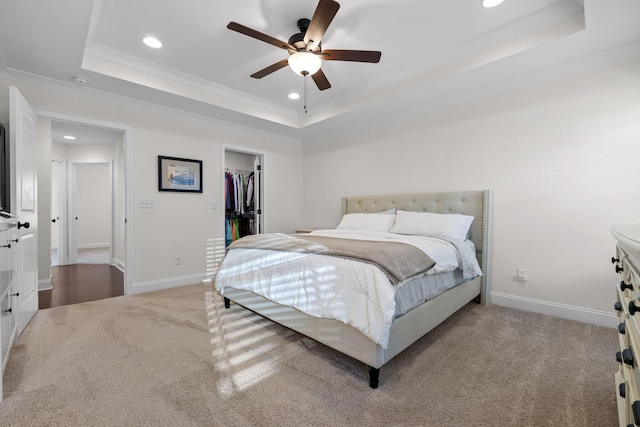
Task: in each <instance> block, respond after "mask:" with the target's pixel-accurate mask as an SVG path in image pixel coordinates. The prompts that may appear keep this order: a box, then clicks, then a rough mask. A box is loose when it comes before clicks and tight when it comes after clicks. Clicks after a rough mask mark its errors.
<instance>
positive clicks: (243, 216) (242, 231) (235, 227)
mask: <svg viewBox="0 0 640 427" xmlns="http://www.w3.org/2000/svg"><path fill="white" fill-rule="evenodd" d="M224 180H225V181H224V182H225V185H224V189H225V216H226V218H225V245H226V246H229V245H230V244H231V243H232V242H234V241H236V240H237V239H239V238H241V237H243V236H247V235H249V234H255V231H256V230H255V222H254V219H253V214H254V212H253V207H254V201H253V199H254V195H255V189H254V175H253V172H251V173H249V175H248V176H247V177H246V178H245V177H244V176H243V175H242V174H241V173H235V172H229V171H228V172H225V175H224Z"/></svg>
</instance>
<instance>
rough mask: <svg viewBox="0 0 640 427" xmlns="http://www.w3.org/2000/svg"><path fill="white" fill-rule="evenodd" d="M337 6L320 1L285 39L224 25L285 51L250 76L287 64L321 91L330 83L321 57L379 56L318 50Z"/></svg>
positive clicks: (328, 0)
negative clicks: (284, 54)
mask: <svg viewBox="0 0 640 427" xmlns="http://www.w3.org/2000/svg"><path fill="white" fill-rule="evenodd" d="M339 8H340V4H339V3H338V2H336V1H333V0H320V1H319V3H318V6H317V7H316V10H315V12H314V13H313V17H312V18H311V20H309V19H306V18H302V19H299V20H298V28H299V30H300V32H299V33H296V34H294V35H292V36H291V37H290V38H289V41H288V42H283V41H281V40H278V39H276V38H274V37H271V36H268V35H266V34H264V33H261V32H259V31H256V30H254V29H252V28H249V27H245V26H244V25H242V24H238V23H237V22H230V23H229V24H228V25H227V28H229V29H230V30H233V31H237V32H239V33H241V34H244V35H247V36H249V37H253V38H255V39H258V40H262V41H263V42H266V43H269V44H272V45H274V46H276V47H278V48H280V49H284V50H286V51H288V52H289V57H288V58H285V59H283V60H281V61H278V62H276V63H275V64H272V65H269V66H268V67H266V68H264V69H262V70H260V71H258V72H256V73H254V74H252V75H251V77H253V78H255V79H261V78H263V77H265V76H268V75H269V74H271V73H273V72H274V71H278V70H279V69H281V68H284V67H286V66H287V65H289V67H291V69H292V70H293V71H294V72H296V73H297V74H300V75H302V76H307V75H310V76H311V78H312V79H313V81H314V82H315V84H316V86H318V89H320V90H325V89H329V88H330V87H331V84H330V83H329V80H327V77H326V76H325V74H324V73H323V72H322V69H321V68H320V67H321V66H322V60H325V61H351V62H371V63H377V62H379V61H380V56H381V55H382V53H381V52H378V51H372V50H336V49H326V50H322V46H321V41H322V37H323V36H324V33H325V32H326V31H327V28H328V27H329V24H330V23H331V21H332V20H333V18H334V17H335V16H336V13H337V12H338V9H339Z"/></svg>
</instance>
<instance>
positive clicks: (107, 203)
mask: <svg viewBox="0 0 640 427" xmlns="http://www.w3.org/2000/svg"><path fill="white" fill-rule="evenodd" d="M74 167H75V174H76V196H77V197H76V204H77V205H76V206H77V207H76V209H77V210H76V213H77V218H78V219H77V221H76V227H77V236H76V242H77V244H78V249H91V248H104V247H106V248H109V247H111V217H112V203H111V199H112V195H111V193H112V191H111V187H112V185H111V163H76V164H74Z"/></svg>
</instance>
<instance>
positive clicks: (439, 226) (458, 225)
mask: <svg viewBox="0 0 640 427" xmlns="http://www.w3.org/2000/svg"><path fill="white" fill-rule="evenodd" d="M471 222H473V217H472V216H469V215H461V214H438V213H432V212H409V211H398V212H396V222H395V224H394V225H393V227H392V228H391V230H390V231H391V232H392V233H398V234H416V235H418V236H429V237H441V238H445V239H455V240H465V239H466V238H467V234H468V233H469V227H471Z"/></svg>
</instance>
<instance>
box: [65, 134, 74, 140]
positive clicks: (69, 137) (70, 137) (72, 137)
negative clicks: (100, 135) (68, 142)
mask: <svg viewBox="0 0 640 427" xmlns="http://www.w3.org/2000/svg"><path fill="white" fill-rule="evenodd" d="M63 138H64V139H76V137H75V136H71V135H65V136H63Z"/></svg>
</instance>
